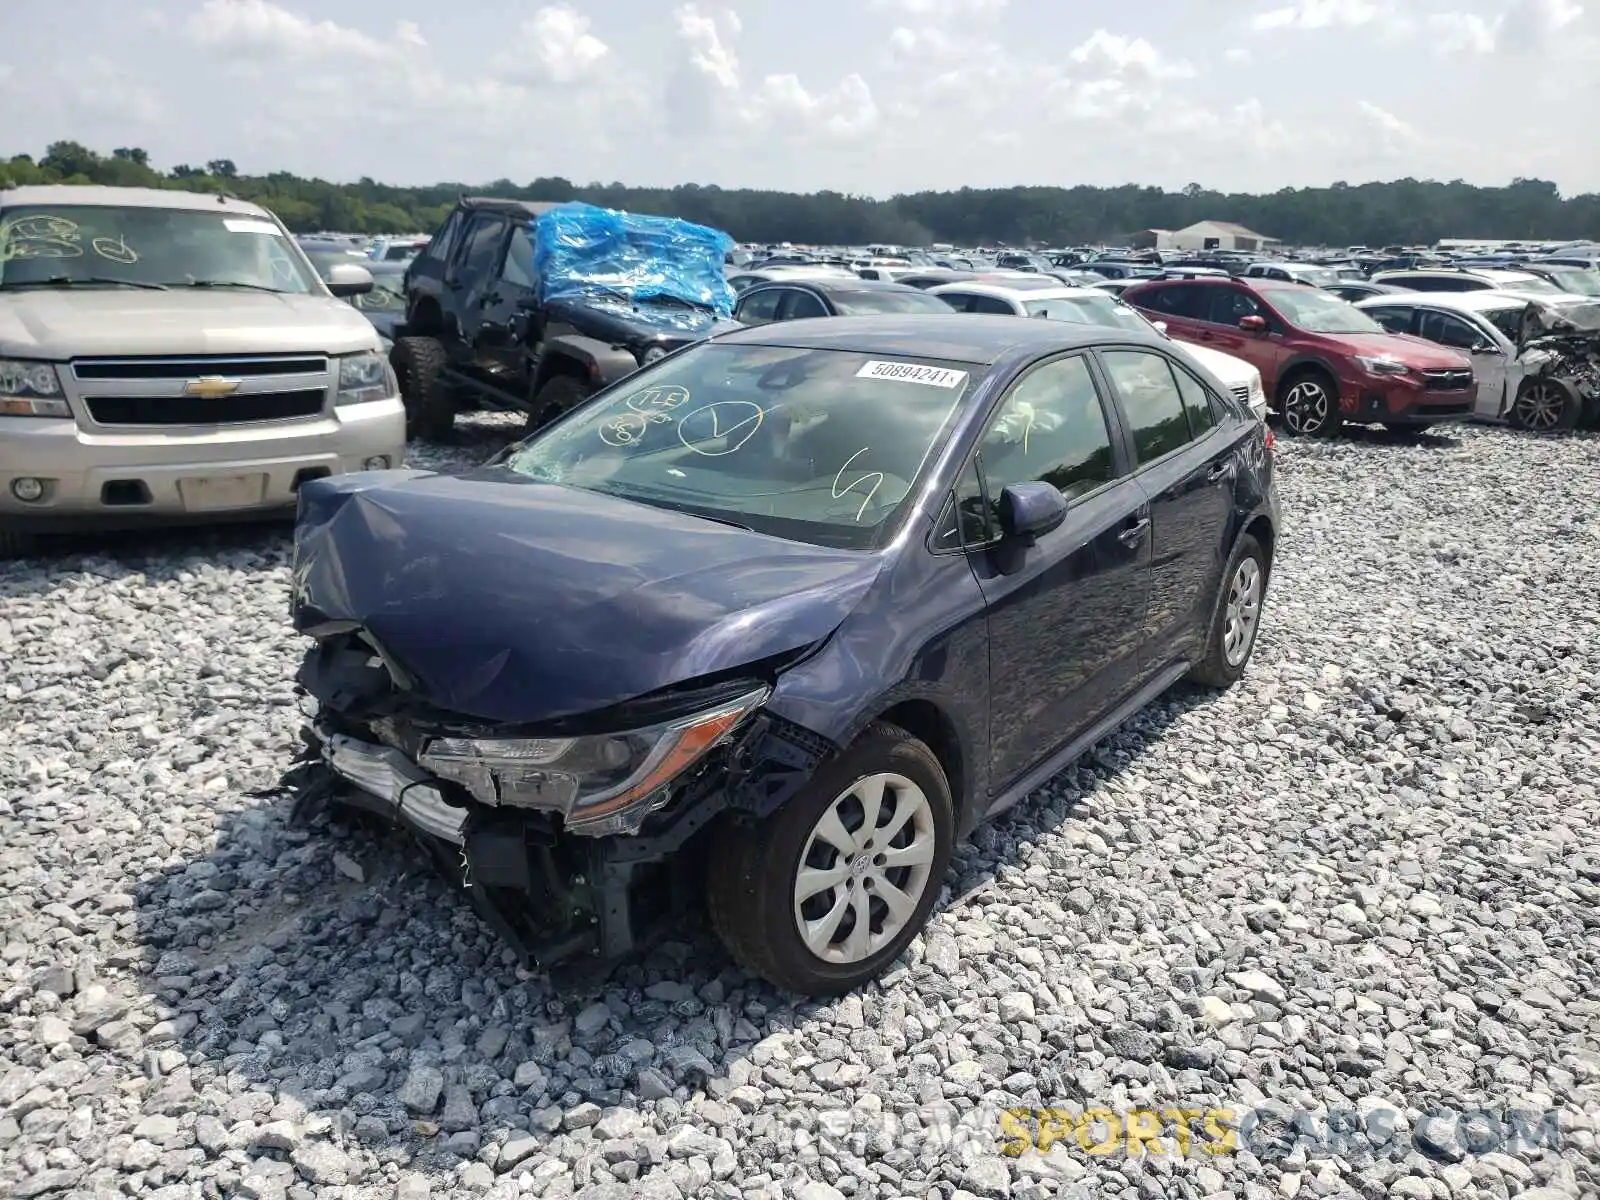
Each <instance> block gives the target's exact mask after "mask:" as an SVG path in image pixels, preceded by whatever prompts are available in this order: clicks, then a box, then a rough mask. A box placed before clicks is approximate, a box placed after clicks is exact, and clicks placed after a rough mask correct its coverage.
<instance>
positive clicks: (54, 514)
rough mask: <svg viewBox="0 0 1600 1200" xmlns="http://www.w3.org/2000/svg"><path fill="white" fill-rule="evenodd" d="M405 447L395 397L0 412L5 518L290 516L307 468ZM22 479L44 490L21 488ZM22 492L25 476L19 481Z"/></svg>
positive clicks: (83, 520) (46, 527) (69, 523)
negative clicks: (224, 420)
mask: <svg viewBox="0 0 1600 1200" xmlns="http://www.w3.org/2000/svg"><path fill="white" fill-rule="evenodd" d="M404 454H405V409H404V407H403V406H402V404H401V402H400V399H399V397H391V398H389V399H385V400H374V401H369V402H367V403H364V404H350V405H344V406H342V407H338V408H330V410H329V411H327V412H325V413H323V414H321V415H319V416H317V417H315V418H312V419H309V420H296V421H281V422H271V423H267V422H260V423H249V424H238V425H219V426H214V427H210V428H204V429H195V428H190V427H183V428H175V429H161V428H142V429H128V430H122V431H118V432H105V431H98V430H88V429H85V428H83V427H82V426H81V425H80V424H79V422H77V421H75V420H71V419H67V418H45V417H0V528H3V529H10V530H17V531H21V532H25V533H47V532H57V531H62V530H68V529H128V528H138V527H140V526H144V525H160V524H189V523H196V524H198V523H212V522H220V521H228V520H250V519H260V518H262V517H272V516H279V515H281V516H284V517H288V516H292V515H293V514H294V509H295V502H296V496H295V493H296V490H297V489H298V488H299V486H300V484H301V483H302V482H304V481H305V480H306V479H314V478H318V477H320V476H324V475H339V474H344V473H346V472H352V471H360V470H363V469H365V468H366V466H367V464H368V463H369V462H371V463H372V465H373V466H374V467H375V466H377V463H376V461H375V460H378V459H383V460H386V461H385V462H384V464H383V465H384V466H390V467H397V466H400V465H401V464H402V462H403V461H404ZM18 480H37V481H38V484H39V487H40V489H41V492H42V494H41V495H40V496H39V498H38V499H36V500H24V499H21V498H20V497H19V496H18V494H17V490H16V484H17V481H18ZM22 490H23V491H24V494H27V493H28V492H31V490H32V485H27V484H24V485H23V489H22Z"/></svg>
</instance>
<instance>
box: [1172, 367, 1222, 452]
mask: <svg viewBox="0 0 1600 1200" xmlns="http://www.w3.org/2000/svg"><path fill="white" fill-rule="evenodd" d="M1172 374H1173V377H1174V378H1175V379H1177V381H1178V393H1179V394H1180V395H1181V396H1182V397H1183V411H1184V412H1186V413H1188V414H1189V435H1190V436H1191V437H1199V436H1200V435H1201V434H1202V433H1204V432H1206V430H1208V429H1211V428H1212V427H1213V426H1215V425H1216V423H1217V410H1216V406H1215V405H1214V404H1213V403H1212V400H1211V393H1210V392H1208V391H1207V390H1206V388H1205V385H1204V384H1203V383H1201V382H1200V381H1199V380H1198V379H1196V378H1195V377H1194V376H1193V375H1191V374H1189V372H1187V371H1185V370H1184V369H1183V368H1182V367H1180V366H1178V364H1177V363H1173V364H1172Z"/></svg>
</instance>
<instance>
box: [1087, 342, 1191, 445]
mask: <svg viewBox="0 0 1600 1200" xmlns="http://www.w3.org/2000/svg"><path fill="white" fill-rule="evenodd" d="M1101 359H1102V361H1104V362H1105V364H1106V372H1107V374H1109V375H1110V376H1111V382H1112V383H1113V384H1114V385H1115V386H1116V389H1117V394H1118V395H1119V396H1120V397H1121V398H1122V411H1123V412H1124V413H1126V414H1127V417H1128V425H1129V427H1130V428H1131V429H1132V430H1133V445H1134V449H1135V451H1136V452H1137V454H1138V456H1139V462H1140V463H1141V464H1143V463H1147V462H1153V461H1154V460H1155V459H1158V458H1160V457H1161V456H1162V455H1164V454H1171V453H1172V452H1173V451H1174V450H1177V449H1179V448H1180V447H1182V446H1183V445H1184V444H1186V443H1187V442H1188V441H1189V419H1188V417H1187V416H1186V415H1185V414H1184V405H1183V396H1182V394H1181V393H1179V391H1178V385H1177V384H1176V383H1175V382H1174V381H1173V378H1172V369H1171V368H1170V367H1169V366H1167V360H1166V359H1165V358H1163V357H1161V356H1160V355H1159V354H1151V353H1149V352H1148V351H1144V350H1107V351H1105V352H1104V353H1103V354H1102V355H1101Z"/></svg>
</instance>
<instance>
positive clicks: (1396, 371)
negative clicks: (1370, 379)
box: [1356, 354, 1411, 375]
mask: <svg viewBox="0 0 1600 1200" xmlns="http://www.w3.org/2000/svg"><path fill="white" fill-rule="evenodd" d="M1356 362H1358V363H1360V364H1361V369H1362V370H1363V371H1365V372H1366V373H1367V374H1368V375H1405V374H1408V373H1409V372H1410V370H1411V368H1410V367H1408V366H1406V365H1405V363H1403V362H1401V361H1400V360H1399V359H1398V358H1390V357H1389V356H1388V355H1386V354H1383V355H1378V356H1375V357H1372V358H1366V357H1363V356H1361V355H1359V354H1358V355H1357V356H1356Z"/></svg>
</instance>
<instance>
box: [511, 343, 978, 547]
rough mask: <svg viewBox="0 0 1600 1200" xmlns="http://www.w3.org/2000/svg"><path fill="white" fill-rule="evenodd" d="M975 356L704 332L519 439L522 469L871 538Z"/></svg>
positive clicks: (515, 460) (812, 531)
mask: <svg viewBox="0 0 1600 1200" xmlns="http://www.w3.org/2000/svg"><path fill="white" fill-rule="evenodd" d="M982 370H983V369H982V368H981V367H974V366H972V365H971V364H968V363H959V362H946V361H943V360H935V359H927V358H920V357H918V358H907V357H905V356H903V355H889V354H885V355H872V354H865V353H858V352H852V351H844V350H817V349H800V348H795V347H788V346H751V345H744V346H738V345H722V344H717V343H706V344H704V345H700V346H696V347H693V348H691V349H689V350H687V351H685V352H684V353H682V354H679V355H675V356H673V357H672V358H670V359H668V360H666V361H664V362H662V363H660V364H658V365H656V366H654V367H647V368H646V369H644V370H643V371H640V372H638V373H637V374H635V375H633V376H631V377H630V378H629V379H627V380H626V381H624V382H622V383H620V384H618V385H616V386H615V387H613V388H611V389H609V390H608V391H607V392H605V393H604V394H603V395H600V396H597V397H595V399H594V400H592V401H591V402H589V403H588V404H585V405H583V406H582V407H580V408H578V409H576V410H575V411H573V412H572V413H571V414H569V415H568V416H567V417H565V418H563V419H562V420H560V421H558V422H556V423H555V424H553V425H550V426H548V427H547V428H545V429H544V430H541V431H540V432H539V433H537V434H535V435H534V436H533V437H532V438H530V439H529V440H528V441H526V442H523V443H522V444H520V445H519V446H518V447H516V448H515V449H514V450H513V451H512V452H511V454H510V455H509V456H508V458H507V460H506V464H505V465H506V466H507V467H508V468H509V469H510V470H512V471H515V472H517V473H519V474H521V475H526V476H528V477H529V478H532V479H537V480H541V481H543V482H546V483H559V484H563V485H565V486H568V487H575V488H583V489H586V490H589V491H595V492H602V493H604V494H606V495H611V496H620V497H622V498H624V499H627V500H635V501H638V502H640V503H643V504H651V505H656V506H658V507H661V508H670V509H676V510H678V511H681V512H687V513H693V514H695V515H697V516H702V517H706V518H708V519H710V520H714V521H723V522H726V523H729V524H733V525H738V526H741V527H744V528H748V529H753V530H756V531H757V532H760V533H767V534H772V535H775V536H777V537H785V538H791V539H793V540H795V541H802V542H810V543H812V544H814V545H820V546H832V547H839V548H842V549H848V550H870V549H874V548H876V547H878V546H881V545H883V544H884V543H885V542H887V541H888V540H889V539H890V538H891V537H892V536H893V534H894V530H895V529H896V528H897V527H898V524H899V521H900V517H901V515H902V513H903V512H904V510H905V509H906V506H907V504H908V503H909V501H910V499H911V496H912V493H913V489H914V487H915V485H916V482H917V479H918V477H919V476H920V475H921V473H922V471H923V468H924V466H925V464H926V463H927V462H928V460H929V458H930V456H931V455H932V454H933V453H934V451H935V449H936V448H937V447H938V446H939V445H940V443H941V442H942V441H943V440H944V438H945V437H946V436H948V428H949V425H950V421H951V416H952V414H953V413H954V412H955V411H956V407H957V405H959V404H960V403H961V401H962V398H963V397H964V396H966V395H967V393H968V391H969V390H971V388H972V387H973V386H974V384H975V382H976V380H977V378H978V377H979V376H980V375H981V374H982Z"/></svg>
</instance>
